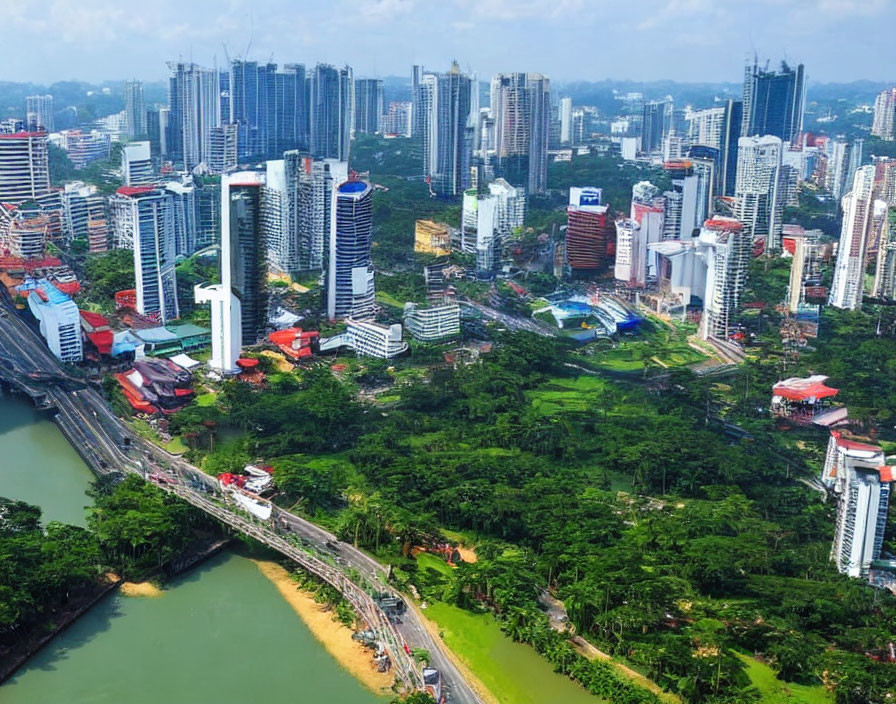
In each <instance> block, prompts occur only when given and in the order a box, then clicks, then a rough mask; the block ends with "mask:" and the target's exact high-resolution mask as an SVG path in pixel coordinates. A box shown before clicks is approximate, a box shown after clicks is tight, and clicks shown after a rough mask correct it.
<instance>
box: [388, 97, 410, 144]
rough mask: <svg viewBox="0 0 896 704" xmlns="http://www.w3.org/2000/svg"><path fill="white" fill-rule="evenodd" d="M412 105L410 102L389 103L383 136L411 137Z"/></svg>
mask: <svg viewBox="0 0 896 704" xmlns="http://www.w3.org/2000/svg"><path fill="white" fill-rule="evenodd" d="M412 105H413V104H412V103H410V102H402V101H397V102H396V101H393V102H391V103H389V107H388V109H387V110H386V113H385V115H384V116H383V124H382V132H383V134H388V135H395V136H399V137H410V136H411V111H412V109H413V108H412Z"/></svg>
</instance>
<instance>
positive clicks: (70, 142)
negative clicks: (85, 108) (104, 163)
mask: <svg viewBox="0 0 896 704" xmlns="http://www.w3.org/2000/svg"><path fill="white" fill-rule="evenodd" d="M51 141H53V142H54V143H55V144H56V146H58V147H61V148H62V149H64V150H65V152H66V154H67V155H68V158H69V160H70V161H71V162H72V165H73V166H74V167H75V168H76V169H79V170H80V169H83V168H85V167H86V166H87V165H88V164H90V163H91V162H94V161H99V160H101V159H108V158H109V154H110V153H111V150H112V138H111V136H110V135H109V134H108V133H107V132H101V131H98V130H92V131H90V132H85V131H82V130H62V131H61V132H59V133H58V134H54V135H53V136H52V138H51Z"/></svg>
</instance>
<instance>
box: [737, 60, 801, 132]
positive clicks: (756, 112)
mask: <svg viewBox="0 0 896 704" xmlns="http://www.w3.org/2000/svg"><path fill="white" fill-rule="evenodd" d="M805 100H806V85H805V77H804V69H803V65H802V64H799V65H798V66H796V67H795V68H793V67H791V66H789V65H788V64H787V63H786V62H783V61H782V62H781V68H780V69H779V70H777V71H774V70H768V69H767V68H760V67H759V64H758V62H754V63H753V64H752V65H749V64H748V65H747V66H746V68H745V70H744V101H743V103H744V109H743V121H742V123H741V124H742V127H741V137H763V136H765V135H773V136H775V137H777V138H778V139H780V140H781V141H782V142H794V141H795V140H796V138H797V135H799V133H800V132H802V130H803V105H804V103H805Z"/></svg>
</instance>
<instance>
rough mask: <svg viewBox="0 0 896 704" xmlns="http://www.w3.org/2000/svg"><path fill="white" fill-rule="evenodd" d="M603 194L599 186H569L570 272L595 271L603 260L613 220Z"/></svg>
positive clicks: (605, 257) (568, 233) (568, 250)
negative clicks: (602, 201)
mask: <svg viewBox="0 0 896 704" xmlns="http://www.w3.org/2000/svg"><path fill="white" fill-rule="evenodd" d="M602 197H603V193H602V191H601V189H600V188H593V187H591V186H586V187H583V188H570V189H569V205H568V207H567V209H566V212H567V218H568V225H567V228H566V262H567V264H568V265H569V268H570V269H571V270H572V271H573V272H594V271H596V270H598V269H600V268H601V267H603V265H604V264H605V263H606V259H607V245H608V244H609V242H610V239H611V237H612V234H613V232H612V228H613V221H612V217H611V215H610V213H609V206H608V205H604V204H602V203H601V199H602Z"/></svg>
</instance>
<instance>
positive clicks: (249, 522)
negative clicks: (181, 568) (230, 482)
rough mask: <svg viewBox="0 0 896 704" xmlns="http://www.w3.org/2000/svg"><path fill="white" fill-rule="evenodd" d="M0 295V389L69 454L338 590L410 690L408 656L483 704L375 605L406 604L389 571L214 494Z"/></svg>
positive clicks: (421, 641) (459, 701) (426, 641)
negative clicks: (416, 652)
mask: <svg viewBox="0 0 896 704" xmlns="http://www.w3.org/2000/svg"><path fill="white" fill-rule="evenodd" d="M3 293H5V291H4V292H2V293H0V382H2V384H3V385H4V386H6V387H10V388H14V389H16V390H17V391H19V392H21V393H24V394H27V395H28V396H29V397H31V398H32V399H33V400H34V402H35V404H36V405H37V406H38V407H39V408H44V409H54V410H55V414H56V415H55V420H56V422H57V423H58V425H59V427H60V429H61V430H62V432H63V434H64V435H65V436H66V437H67V438H68V440H69V441H70V442H71V444H72V446H73V447H74V448H75V449H76V450H77V451H78V453H79V454H80V455H81V456H82V457H83V459H84V460H85V461H86V462H87V464H88V466H90V467H91V468H92V470H93V471H94V472H95V473H96V474H98V475H118V476H124V475H125V474H136V475H138V476H140V477H142V478H143V479H144V480H146V481H149V482H152V483H153V484H155V485H156V486H158V487H159V488H161V489H162V490H164V491H166V492H169V493H171V494H174V495H176V496H179V497H180V498H182V499H183V500H184V501H187V502H188V503H190V504H192V505H193V506H195V507H197V508H199V509H200V510H202V511H204V512H206V513H207V514H209V515H211V516H213V517H214V518H216V519H217V520H219V521H221V522H222V523H224V524H226V525H228V526H230V527H231V528H233V529H234V530H236V531H239V532H240V533H243V534H245V535H248V536H251V537H253V538H255V539H256V540H258V541H259V542H261V543H264V544H265V545H267V546H269V547H271V548H273V549H274V550H276V551H278V552H279V553H281V554H282V555H285V556H286V557H288V558H289V559H291V560H293V561H294V562H296V563H297V564H298V565H300V566H301V567H302V568H303V569H305V570H307V571H308V572H310V573H312V574H314V575H316V576H317V577H319V578H320V579H322V580H324V581H325V582H327V583H328V584H330V585H332V586H333V587H335V588H336V589H338V590H339V591H340V593H341V594H342V595H343V596H344V597H345V599H346V600H347V601H348V602H349V603H350V604H351V605H352V607H353V608H354V609H355V611H356V613H357V614H358V616H359V618H360V620H361V621H362V622H363V623H364V625H365V628H366V630H369V631H372V632H373V633H374V634H375V636H376V641H377V643H378V645H379V647H380V648H382V650H383V651H384V652H385V653H386V654H387V655H388V656H389V660H390V662H391V665H392V670H393V672H394V674H395V676H396V678H397V679H398V680H399V681H400V682H401V683H402V685H403V686H404V687H405V688H406V689H408V690H414V689H422V687H423V681H422V673H421V669H420V667H419V665H418V663H417V662H416V661H415V660H414V658H413V657H412V655H411V650H412V649H414V648H422V649H425V650H427V651H429V653H430V664H431V666H432V667H435V668H437V669H438V670H439V671H440V672H441V674H442V681H443V692H445V694H446V700H447V701H448V702H450V703H451V704H481V701H482V700H481V699H480V697H479V695H478V694H477V693H476V692H475V691H474V690H473V688H472V687H471V686H470V684H469V683H468V682H467V680H466V679H465V678H464V676H463V675H462V674H461V673H460V671H459V670H458V669H457V668H456V667H455V665H454V663H453V661H452V660H451V658H450V657H449V656H448V654H447V652H446V650H445V647H444V645H443V644H442V643H441V641H440V640H438V639H436V638H434V637H433V636H432V635H431V633H430V632H429V630H428V629H427V627H426V625H425V624H424V622H423V617H422V616H421V615H420V614H419V612H418V611H417V610H416V609H415V607H414V606H413V605H412V604H411V605H410V608H406V610H405V612H404V613H403V614H401V615H400V616H398V615H397V614H396V613H395V612H394V610H389V611H388V612H387V611H386V610H385V609H384V608H383V606H382V605H381V602H382V599H383V597H387V598H391V599H394V600H397V602H393V603H400V604H404V605H405V606H407V603H406V602H405V600H404V598H403V597H402V596H401V595H400V594H399V593H398V592H397V591H395V589H393V588H392V586H391V585H390V584H389V583H388V578H387V575H388V573H387V570H386V568H385V567H383V566H382V565H381V564H380V563H378V562H377V561H376V560H374V559H372V558H371V557H370V556H368V555H367V554H365V553H364V552H362V551H361V550H358V549H357V548H355V547H354V546H352V545H350V544H348V543H344V542H341V541H340V540H338V539H337V538H336V536H334V535H333V534H331V533H329V532H327V531H325V530H323V529H322V528H320V527H319V526H316V525H314V524H313V523H311V522H309V521H307V520H305V519H303V518H301V517H300V516H296V515H295V514H292V513H289V512H287V511H284V510H282V509H280V508H279V507H277V506H274V505H271V514H270V517H269V518H267V519H264V520H263V519H261V518H259V517H257V516H255V515H254V514H252V513H250V512H249V511H247V510H245V508H244V507H243V506H241V505H239V504H238V503H237V502H236V501H235V500H234V499H233V496H232V495H231V494H227V493H225V492H223V491H222V490H221V488H220V487H219V485H218V483H217V481H216V479H215V478H213V477H210V476H208V475H206V474H205V473H203V472H202V471H201V470H200V469H198V468H197V467H195V466H193V465H191V464H189V463H188V462H186V461H185V460H184V459H182V458H181V457H179V456H176V455H172V454H170V453H168V452H166V451H165V450H163V449H162V448H160V447H158V446H156V445H155V444H153V443H150V442H148V441H146V440H144V439H143V438H142V437H140V436H139V435H137V434H136V433H135V432H134V431H133V430H132V429H131V428H130V427H129V426H127V425H126V424H125V423H124V422H123V421H122V420H121V419H120V418H118V417H117V416H116V415H115V414H114V413H113V412H112V410H111V409H110V407H109V406H108V404H107V403H106V402H105V400H104V399H103V398H102V396H101V395H100V394H99V393H98V392H97V391H96V390H95V389H93V388H92V387H91V386H90V385H89V384H87V383H85V381H84V380H83V379H79V378H77V377H76V376H74V375H72V374H71V373H70V372H69V371H68V370H66V369H65V368H64V367H63V366H62V365H61V364H60V363H59V362H58V360H57V359H56V358H55V357H54V356H53V355H52V354H51V353H50V351H49V350H48V349H47V348H46V347H45V345H44V343H43V340H42V339H41V338H40V337H39V335H37V333H36V332H35V331H34V330H33V329H32V328H31V327H29V326H28V324H27V323H26V322H25V321H24V320H23V319H22V318H21V317H19V315H18V313H17V311H16V310H15V308H14V307H13V306H12V304H11V301H10V300H9V298H8V297H6V296H3Z"/></svg>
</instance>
